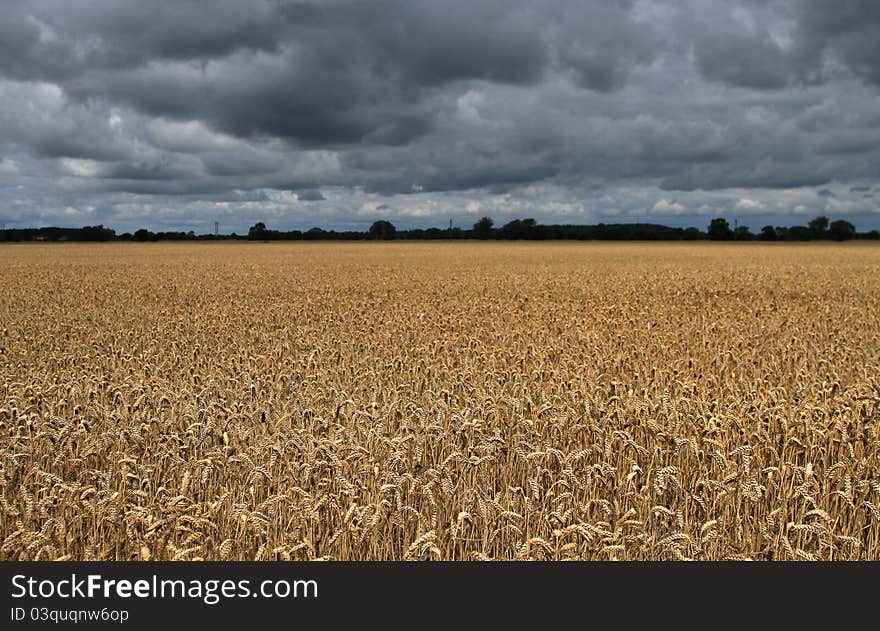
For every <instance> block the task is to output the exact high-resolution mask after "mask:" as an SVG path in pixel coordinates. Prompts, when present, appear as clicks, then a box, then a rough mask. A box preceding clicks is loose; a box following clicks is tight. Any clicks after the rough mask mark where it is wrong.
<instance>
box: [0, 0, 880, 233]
mask: <svg viewBox="0 0 880 631" xmlns="http://www.w3.org/2000/svg"><path fill="white" fill-rule="evenodd" d="M208 16H209V17H210V19H208ZM878 47H880V3H876V2H873V1H869V0H853V1H849V2H843V3H840V2H831V1H830V0H796V1H794V2H789V1H785V0H738V1H736V2H722V1H721V0H711V1H710V0H680V1H678V2H674V3H670V2H661V1H660V0H641V1H639V2H636V1H635V0H627V1H623V2H606V1H604V0H596V1H592V2H574V1H571V0H547V1H545V2H537V1H534V0H477V1H474V0H449V1H447V2H435V1H433V0H376V1H374V2H368V3H365V2H357V1H355V0H321V1H315V2H308V1H299V2H293V1H286V0H256V1H254V2H248V3H243V2H239V1H238V0H174V1H172V0H162V1H159V2H153V3H141V2H134V1H131V0H129V1H120V0H81V1H79V2H69V1H67V0H29V1H24V0H10V1H9V2H7V3H5V4H4V11H3V13H2V15H0V208H4V209H6V210H3V211H2V212H5V213H7V214H6V215H5V216H4V218H12V217H13V216H14V217H15V218H16V221H19V220H21V221H26V219H22V217H26V216H27V213H28V212H31V213H44V214H45V216H47V217H55V216H56V215H52V213H53V212H55V213H56V214H57V217H60V218H62V219H63V218H64V217H71V218H75V219H70V221H75V220H79V219H86V218H89V217H96V216H99V215H98V213H104V214H101V215H100V217H101V218H105V217H106V218H107V219H108V221H109V220H110V219H112V217H113V216H114V215H113V213H114V212H115V213H117V216H118V217H119V218H121V220H123V219H124V220H130V221H135V219H133V217H135V216H137V213H143V214H146V215H147V216H152V215H150V213H153V214H154V215H155V216H156V217H157V218H159V219H157V221H161V222H163V223H165V224H168V225H171V224H172V223H173V221H174V217H177V218H178V220H179V221H184V218H185V217H188V213H192V212H195V213H208V214H211V213H214V214H216V213H220V212H223V213H234V212H239V213H244V215H243V216H247V217H252V216H254V217H259V216H260V215H259V212H260V209H263V211H264V212H266V213H270V214H269V215H267V216H266V218H267V219H272V218H277V217H284V216H287V215H285V213H296V212H300V210H299V209H312V212H315V209H318V208H320V209H321V211H320V212H321V213H322V217H324V216H325V215H324V214H323V213H324V211H325V210H326V209H330V208H331V207H333V208H337V210H335V211H333V212H336V213H339V214H327V215H326V216H328V217H332V218H333V220H334V221H337V222H338V223H339V225H343V224H346V222H347V221H349V220H348V219H346V217H347V216H353V217H361V216H363V213H362V212H361V205H363V204H366V206H365V208H366V209H367V211H365V212H368V211H370V209H375V207H376V206H375V204H376V201H375V199H374V196H378V198H379V199H382V200H385V201H384V202H383V203H387V205H388V206H389V208H388V209H387V210H388V211H389V212H392V213H393V212H398V213H399V216H398V218H399V219H401V220H402V219H403V218H409V219H408V220H413V221H415V220H416V218H418V219H419V220H423V221H429V220H430V219H431V218H433V217H434V216H435V215H436V216H437V217H441V216H445V215H448V214H449V213H450V212H451V210H450V207H446V206H445V205H444V204H446V203H449V204H453V203H454V204H458V205H459V206H461V207H470V208H475V209H476V208H478V207H480V208H483V209H484V211H485V209H486V208H490V209H491V208H494V209H495V210H493V212H496V213H499V214H500V213H502V212H507V211H505V210H503V209H505V208H507V209H509V211H510V212H515V209H521V210H522V211H523V212H526V211H528V212H531V213H533V214H536V215H538V216H540V215H541V209H542V208H543V209H544V211H545V212H546V213H547V214H548V216H550V215H552V216H554V217H559V218H569V219H571V220H576V219H577V218H578V213H580V214H581V215H584V214H589V213H597V214H602V216H609V217H611V216H620V217H630V216H638V213H642V215H643V216H644V215H645V214H651V213H658V214H659V213H667V215H670V216H675V217H685V216H689V215H688V213H691V216H702V214H704V213H708V212H711V208H713V206H712V204H715V205H716V206H714V207H715V208H719V209H724V208H726V209H730V210H731V211H733V210H735V209H738V210H739V211H749V212H768V213H769V212H770V210H771V208H772V210H773V212H775V213H784V212H786V211H785V208H786V207H788V208H789V211H791V212H797V213H809V212H813V211H814V210H815V211H821V212H828V213H830V212H831V211H837V212H851V213H856V212H864V209H865V207H866V203H865V201H864V200H865V198H864V197H863V195H865V194H868V193H869V192H870V186H874V185H875V182H876V181H877V177H878V176H877V165H878V164H880V108H878V107H877V104H878V99H880V48H878ZM861 186H865V190H860V187H861ZM826 187H827V188H826ZM743 189H749V190H750V191H751V193H749V194H744V193H743V194H740V193H737V194H736V195H733V194H731V196H730V197H729V198H728V197H719V196H716V194H715V193H714V192H718V195H721V194H722V193H723V192H724V191H729V190H730V191H732V190H737V191H739V190H743ZM820 189H821V190H820ZM525 190H528V191H529V193H528V195H526V194H524V193H523V191H525ZM537 190H540V191H541V192H540V193H535V192H534V191H537ZM273 191H274V192H273ZM603 191H604V192H603ZM608 191H613V193H612V192H608ZM665 191H675V192H676V193H675V194H667V193H666V192H665ZM755 191H763V193H761V194H760V195H759V194H758V193H756V192H755ZM803 191H806V192H804V193H803V195H801V192H803ZM824 191H834V194H833V196H830V195H828V194H825V193H824ZM600 192H603V193H600ZM678 193H681V194H680V195H679V194H678ZM796 193H797V195H798V201H797V203H793V202H791V201H790V200H791V199H792V196H793V195H795V194H796ZM460 195H466V198H459V197H458V196H460ZM762 195H763V197H762ZM774 195H775V197H774ZM585 196H586V197H588V198H590V199H592V200H593V201H592V202H591V203H585V202H584V201H583V200H584V198H585ZM398 198H399V199H398ZM502 199H503V200H504V203H506V204H508V205H507V206H504V205H503V203H502V202H501V201H498V200H502ZM346 200H348V201H346ZM353 200H358V201H353ZM394 200H397V201H394ZM444 200H445V201H444ZM481 200H483V201H481ZM492 200H495V202H497V205H495V206H493V205H492V204H493V203H495V202H493V201H492ZM524 200H527V201H524ZM774 200H775V201H774ZM297 201H309V202H311V203H310V204H297V203H296V202H297ZM218 204H219V205H220V206H218ZM371 204H372V205H371ZM786 204H788V206H786ZM178 205H179V206H187V209H186V210H179V211H175V208H176V207H177V206H178ZM795 207H798V208H801V209H800V210H797V211H794V208H795ZM53 208H54V209H55V210H45V209H53ZM646 208H647V209H654V210H645V209H646ZM28 209H30V210H28ZM40 209H43V210H40ZM89 209H91V210H89ZM114 209H115V210H114ZM868 211H870V212H880V208H874V207H873V206H870V207H869V208H868ZM473 212H474V213H478V212H481V211H480V210H474V211H473ZM46 213H48V214H46ZM272 213H274V214H272ZM327 213H330V211H329V210H327ZM346 213H348V214H347V215H346ZM633 213H636V214H635V215H633ZM34 216H36V215H34ZM40 216H43V215H40ZM582 218H583V217H582ZM461 219H462V221H467V220H468V219H470V215H467V214H464V215H462V216H461ZM10 220H11V219H10ZM186 221H190V219H189V218H186ZM228 221H229V219H228V218H224V222H227V223H228ZM303 223H309V224H311V223H314V221H308V220H305V219H304V220H303ZM346 225H347V224H346Z"/></svg>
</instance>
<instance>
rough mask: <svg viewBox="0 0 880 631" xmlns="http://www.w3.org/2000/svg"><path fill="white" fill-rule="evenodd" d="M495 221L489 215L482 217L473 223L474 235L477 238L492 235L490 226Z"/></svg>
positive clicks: (485, 237)
mask: <svg viewBox="0 0 880 631" xmlns="http://www.w3.org/2000/svg"><path fill="white" fill-rule="evenodd" d="M494 225H495V222H494V221H492V218H491V217H483V218H482V219H480V220H479V221H478V222H477V223H475V224H474V236H475V237H476V238H478V239H488V238H489V237H491V236H492V226H494Z"/></svg>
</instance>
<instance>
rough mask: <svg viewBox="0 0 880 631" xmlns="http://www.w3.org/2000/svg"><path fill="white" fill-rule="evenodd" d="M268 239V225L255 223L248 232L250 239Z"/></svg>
mask: <svg viewBox="0 0 880 631" xmlns="http://www.w3.org/2000/svg"><path fill="white" fill-rule="evenodd" d="M267 237H268V231H267V230H266V224H264V223H263V222H262V221H260V222H257V223H255V224H254V225H252V226H251V227H250V229H249V230H248V236H247V238H248V239H251V240H255V241H259V240H262V239H266V238H267Z"/></svg>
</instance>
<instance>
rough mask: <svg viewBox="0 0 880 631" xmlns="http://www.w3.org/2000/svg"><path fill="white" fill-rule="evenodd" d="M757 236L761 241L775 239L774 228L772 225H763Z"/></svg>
mask: <svg viewBox="0 0 880 631" xmlns="http://www.w3.org/2000/svg"><path fill="white" fill-rule="evenodd" d="M758 238H759V239H760V240H761V241H776V229H775V228H774V227H773V226H764V227H763V228H761V234H759V235H758Z"/></svg>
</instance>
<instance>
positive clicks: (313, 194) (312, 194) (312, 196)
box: [296, 189, 327, 202]
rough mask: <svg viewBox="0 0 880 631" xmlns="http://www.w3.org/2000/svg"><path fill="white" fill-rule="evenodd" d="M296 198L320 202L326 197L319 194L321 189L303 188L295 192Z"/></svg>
mask: <svg viewBox="0 0 880 631" xmlns="http://www.w3.org/2000/svg"><path fill="white" fill-rule="evenodd" d="M296 196H297V198H298V199H299V200H301V201H304V202H322V201H324V200H325V199H327V198H326V197H324V195H322V194H321V191H319V190H315V189H305V190H303V191H298V192H297V194H296Z"/></svg>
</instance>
